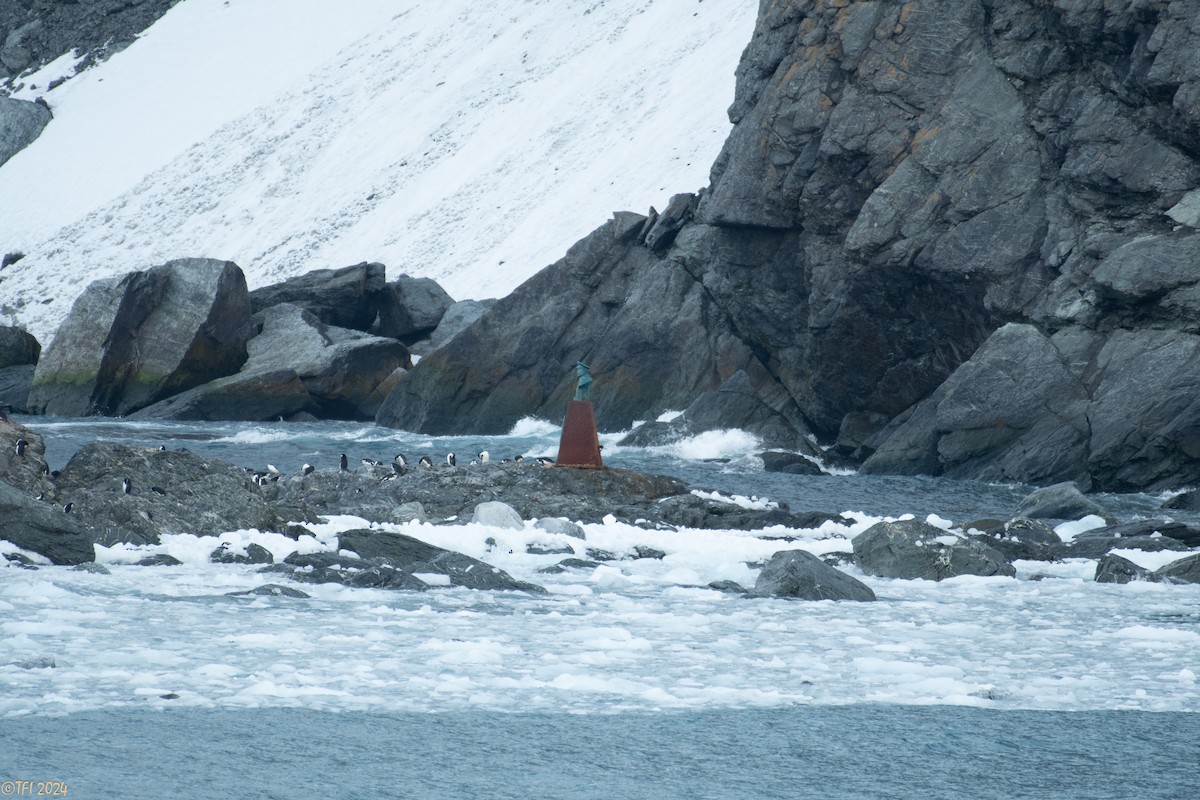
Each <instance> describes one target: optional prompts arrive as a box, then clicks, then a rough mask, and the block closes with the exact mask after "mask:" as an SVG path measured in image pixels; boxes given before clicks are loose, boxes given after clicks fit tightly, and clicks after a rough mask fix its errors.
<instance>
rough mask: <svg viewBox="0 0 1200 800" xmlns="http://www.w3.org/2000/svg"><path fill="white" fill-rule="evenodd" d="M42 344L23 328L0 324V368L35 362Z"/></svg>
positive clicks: (40, 351) (40, 352)
mask: <svg viewBox="0 0 1200 800" xmlns="http://www.w3.org/2000/svg"><path fill="white" fill-rule="evenodd" d="M41 354H42V346H41V344H39V343H38V340H37V338H36V337H34V335H33V334H31V333H29V332H28V331H26V330H25V329H24V328H16V327H13V326H11V325H0V369H4V368H5V367H17V366H24V365H27V364H37V362H38V358H39V357H40V356H41Z"/></svg>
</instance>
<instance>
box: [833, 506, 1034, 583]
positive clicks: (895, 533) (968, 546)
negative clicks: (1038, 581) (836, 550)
mask: <svg viewBox="0 0 1200 800" xmlns="http://www.w3.org/2000/svg"><path fill="white" fill-rule="evenodd" d="M851 544H852V546H853V548H854V563H855V564H857V565H858V568H859V569H861V570H862V571H863V572H866V573H867V574H869V575H877V576H879V577H881V578H909V579H911V578H922V579H925V580H934V581H940V580H945V579H946V578H953V577H957V576H959V575H1005V576H1008V577H1013V576H1014V575H1016V570H1015V569H1013V566H1012V564H1010V563H1009V562H1008V560H1007V559H1006V558H1005V557H1004V556H1003V555H1001V554H1000V553H999V552H998V551H996V550H994V549H993V548H991V547H988V546H987V545H985V544H982V543H980V542H976V541H971V540H970V539H965V538H962V537H960V536H957V535H955V534H954V533H951V532H948V531H944V530H942V529H941V528H935V527H934V526H932V525H930V524H929V523H927V522H921V521H919V520H905V521H899V522H879V523H876V524H875V525H872V526H871V527H870V528H868V529H867V530H865V531H863V532H862V533H860V534H859V535H858V536H855V537H854V539H853V540H852V541H851Z"/></svg>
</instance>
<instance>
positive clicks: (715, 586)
mask: <svg viewBox="0 0 1200 800" xmlns="http://www.w3.org/2000/svg"><path fill="white" fill-rule="evenodd" d="M708 588H709V589H712V590H713V591H717V592H724V593H726V594H750V590H749V589H747V588H746V587H745V586H742V585H741V584H740V583H738V582H737V581H713V582H712V583H710V584H708Z"/></svg>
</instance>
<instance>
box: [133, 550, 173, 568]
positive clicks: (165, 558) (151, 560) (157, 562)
mask: <svg viewBox="0 0 1200 800" xmlns="http://www.w3.org/2000/svg"><path fill="white" fill-rule="evenodd" d="M182 563H183V562H182V561H180V560H179V559H178V558H176V557H175V556H172V555H167V554H166V553H155V554H154V555H152V556H146V557H145V558H143V559H141V560H140V561H138V562H136V563H135V564H134V566H137V567H178V566H179V565H180V564H182Z"/></svg>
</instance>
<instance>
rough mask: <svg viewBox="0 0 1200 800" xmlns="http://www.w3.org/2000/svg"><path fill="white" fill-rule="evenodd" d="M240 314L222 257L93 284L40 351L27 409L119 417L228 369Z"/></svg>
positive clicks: (237, 362) (236, 278)
mask: <svg viewBox="0 0 1200 800" xmlns="http://www.w3.org/2000/svg"><path fill="white" fill-rule="evenodd" d="M249 311H250V305H249V301H248V299H247V295H246V281H245V278H244V276H243V275H242V271H241V270H240V269H238V267H237V265H236V264H234V263H232V262H230V261H217V260H213V259H179V260H176V261H170V262H168V263H166V264H164V265H162V266H158V267H153V268H152V269H149V270H146V271H145V272H130V273H126V274H125V275H122V276H117V277H113V278H104V279H101V280H98V281H95V282H93V283H92V284H91V285H90V286H88V288H87V289H86V290H85V291H84V293H83V294H82V295H80V296H79V298H78V299H77V300H76V301H75V304H74V306H73V307H72V308H71V313H70V314H69V315H68V316H67V319H66V320H65V321H64V322H63V324H62V326H61V327H60V328H59V330H58V333H57V335H56V336H55V337H54V341H53V342H51V344H50V346H49V347H48V348H46V351H45V352H44V353H43V354H42V358H41V360H40V361H39V362H38V366H37V371H36V373H35V374H34V381H33V388H32V390H31V391H30V396H29V405H30V408H32V409H33V410H35V411H36V412H37V413H42V414H57V415H63V416H85V415H88V414H111V415H125V414H129V413H132V412H134V411H137V410H138V409H139V408H143V407H145V406H148V405H151V404H152V403H155V402H158V401H159V400H162V399H164V398H166V397H170V396H172V395H175V394H178V393H179V392H182V391H185V390H187V389H190V388H192V387H194V386H199V385H200V384H202V383H205V382H207V381H210V380H213V379H215V378H220V377H223V376H225V375H229V374H231V373H233V372H236V371H237V370H238V368H240V367H241V365H242V363H243V362H244V361H245V360H246V340H247V339H248V338H249V334H250V330H249V326H248V322H249Z"/></svg>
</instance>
